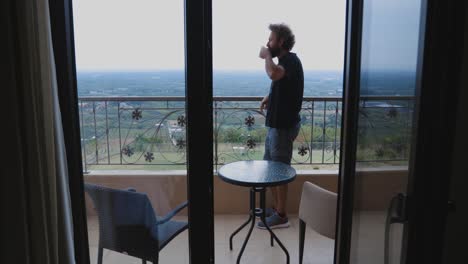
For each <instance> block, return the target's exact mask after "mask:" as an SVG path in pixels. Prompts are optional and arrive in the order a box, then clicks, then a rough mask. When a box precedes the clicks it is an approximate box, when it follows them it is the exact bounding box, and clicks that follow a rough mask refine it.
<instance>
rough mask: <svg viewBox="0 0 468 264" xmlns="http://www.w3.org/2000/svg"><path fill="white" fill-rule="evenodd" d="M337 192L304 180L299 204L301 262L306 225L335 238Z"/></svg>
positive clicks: (300, 259) (300, 261)
mask: <svg viewBox="0 0 468 264" xmlns="http://www.w3.org/2000/svg"><path fill="white" fill-rule="evenodd" d="M336 201H337V194H336V193H333V192H330V191H327V190H325V189H323V188H321V187H319V186H317V185H315V184H313V183H310V182H304V185H303V186H302V196H301V202H300V205H299V263H300V264H302V259H303V255H304V238H305V230H306V225H308V226H309V227H311V228H312V229H314V230H315V231H316V232H317V233H319V234H321V235H323V236H325V237H328V238H331V239H335V225H336V224H335V223H336Z"/></svg>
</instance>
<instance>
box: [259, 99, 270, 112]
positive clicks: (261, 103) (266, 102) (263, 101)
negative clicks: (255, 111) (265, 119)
mask: <svg viewBox="0 0 468 264" xmlns="http://www.w3.org/2000/svg"><path fill="white" fill-rule="evenodd" d="M268 99H269V98H268V95H266V96H265V97H263V100H262V101H261V102H260V112H262V113H263V109H265V108H267V106H268Z"/></svg>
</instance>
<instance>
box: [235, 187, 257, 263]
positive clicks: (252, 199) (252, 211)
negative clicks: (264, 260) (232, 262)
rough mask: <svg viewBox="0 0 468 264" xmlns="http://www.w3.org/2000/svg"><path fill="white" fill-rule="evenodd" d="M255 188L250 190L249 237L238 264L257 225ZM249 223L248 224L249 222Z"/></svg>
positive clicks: (240, 253) (244, 244)
mask: <svg viewBox="0 0 468 264" xmlns="http://www.w3.org/2000/svg"><path fill="white" fill-rule="evenodd" d="M255 193H256V192H255V188H252V189H250V217H249V220H250V219H251V220H252V221H251V222H250V228H249V232H248V233H247V236H246V237H245V240H244V243H243V244H242V247H241V250H240V252H239V256H237V262H236V263H237V264H239V263H240V259H241V257H242V254H243V253H244V250H245V246H246V245H247V242H248V241H249V238H250V235H251V234H252V230H253V228H254V224H255ZM247 223H248V222H247Z"/></svg>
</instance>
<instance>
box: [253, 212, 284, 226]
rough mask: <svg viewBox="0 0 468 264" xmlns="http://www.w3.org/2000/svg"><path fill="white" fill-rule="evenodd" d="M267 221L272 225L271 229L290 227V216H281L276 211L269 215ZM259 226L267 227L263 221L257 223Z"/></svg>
mask: <svg viewBox="0 0 468 264" xmlns="http://www.w3.org/2000/svg"><path fill="white" fill-rule="evenodd" d="M265 222H266V224H267V225H268V226H269V227H270V229H275V228H286V227H289V221H288V218H287V217H281V216H279V215H278V213H276V212H275V213H274V214H273V215H271V216H270V217H267V218H266V219H265ZM257 228H260V229H266V227H265V225H264V224H263V222H261V221H260V222H258V223H257Z"/></svg>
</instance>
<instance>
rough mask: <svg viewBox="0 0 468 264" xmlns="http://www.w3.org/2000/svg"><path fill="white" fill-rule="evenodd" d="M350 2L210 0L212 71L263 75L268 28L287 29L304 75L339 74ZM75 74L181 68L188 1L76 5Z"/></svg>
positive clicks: (83, 0) (102, 0)
mask: <svg viewBox="0 0 468 264" xmlns="http://www.w3.org/2000/svg"><path fill="white" fill-rule="evenodd" d="M345 10H346V1H345V0H300V1H299V0H289V1H284V0H282V1H278V0H236V1H232V0H213V68H214V70H263V69H264V62H263V60H261V59H260V58H259V57H258V53H259V50H260V47H261V46H262V45H266V42H267V40H268V36H269V30H268V25H269V24H270V23H280V22H283V23H286V24H288V25H289V26H290V27H291V29H292V30H293V33H294V34H295V36H296V45H295V47H294V48H293V50H292V52H295V53H297V54H298V56H299V58H300V59H301V61H302V64H303V67H304V69H305V70H342V68H343V58H344V40H345ZM73 13H74V30H75V52H76V63H77V68H78V70H161V69H183V68H184V17H183V14H184V6H183V0H178V1H174V0H132V1H128V0H73Z"/></svg>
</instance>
